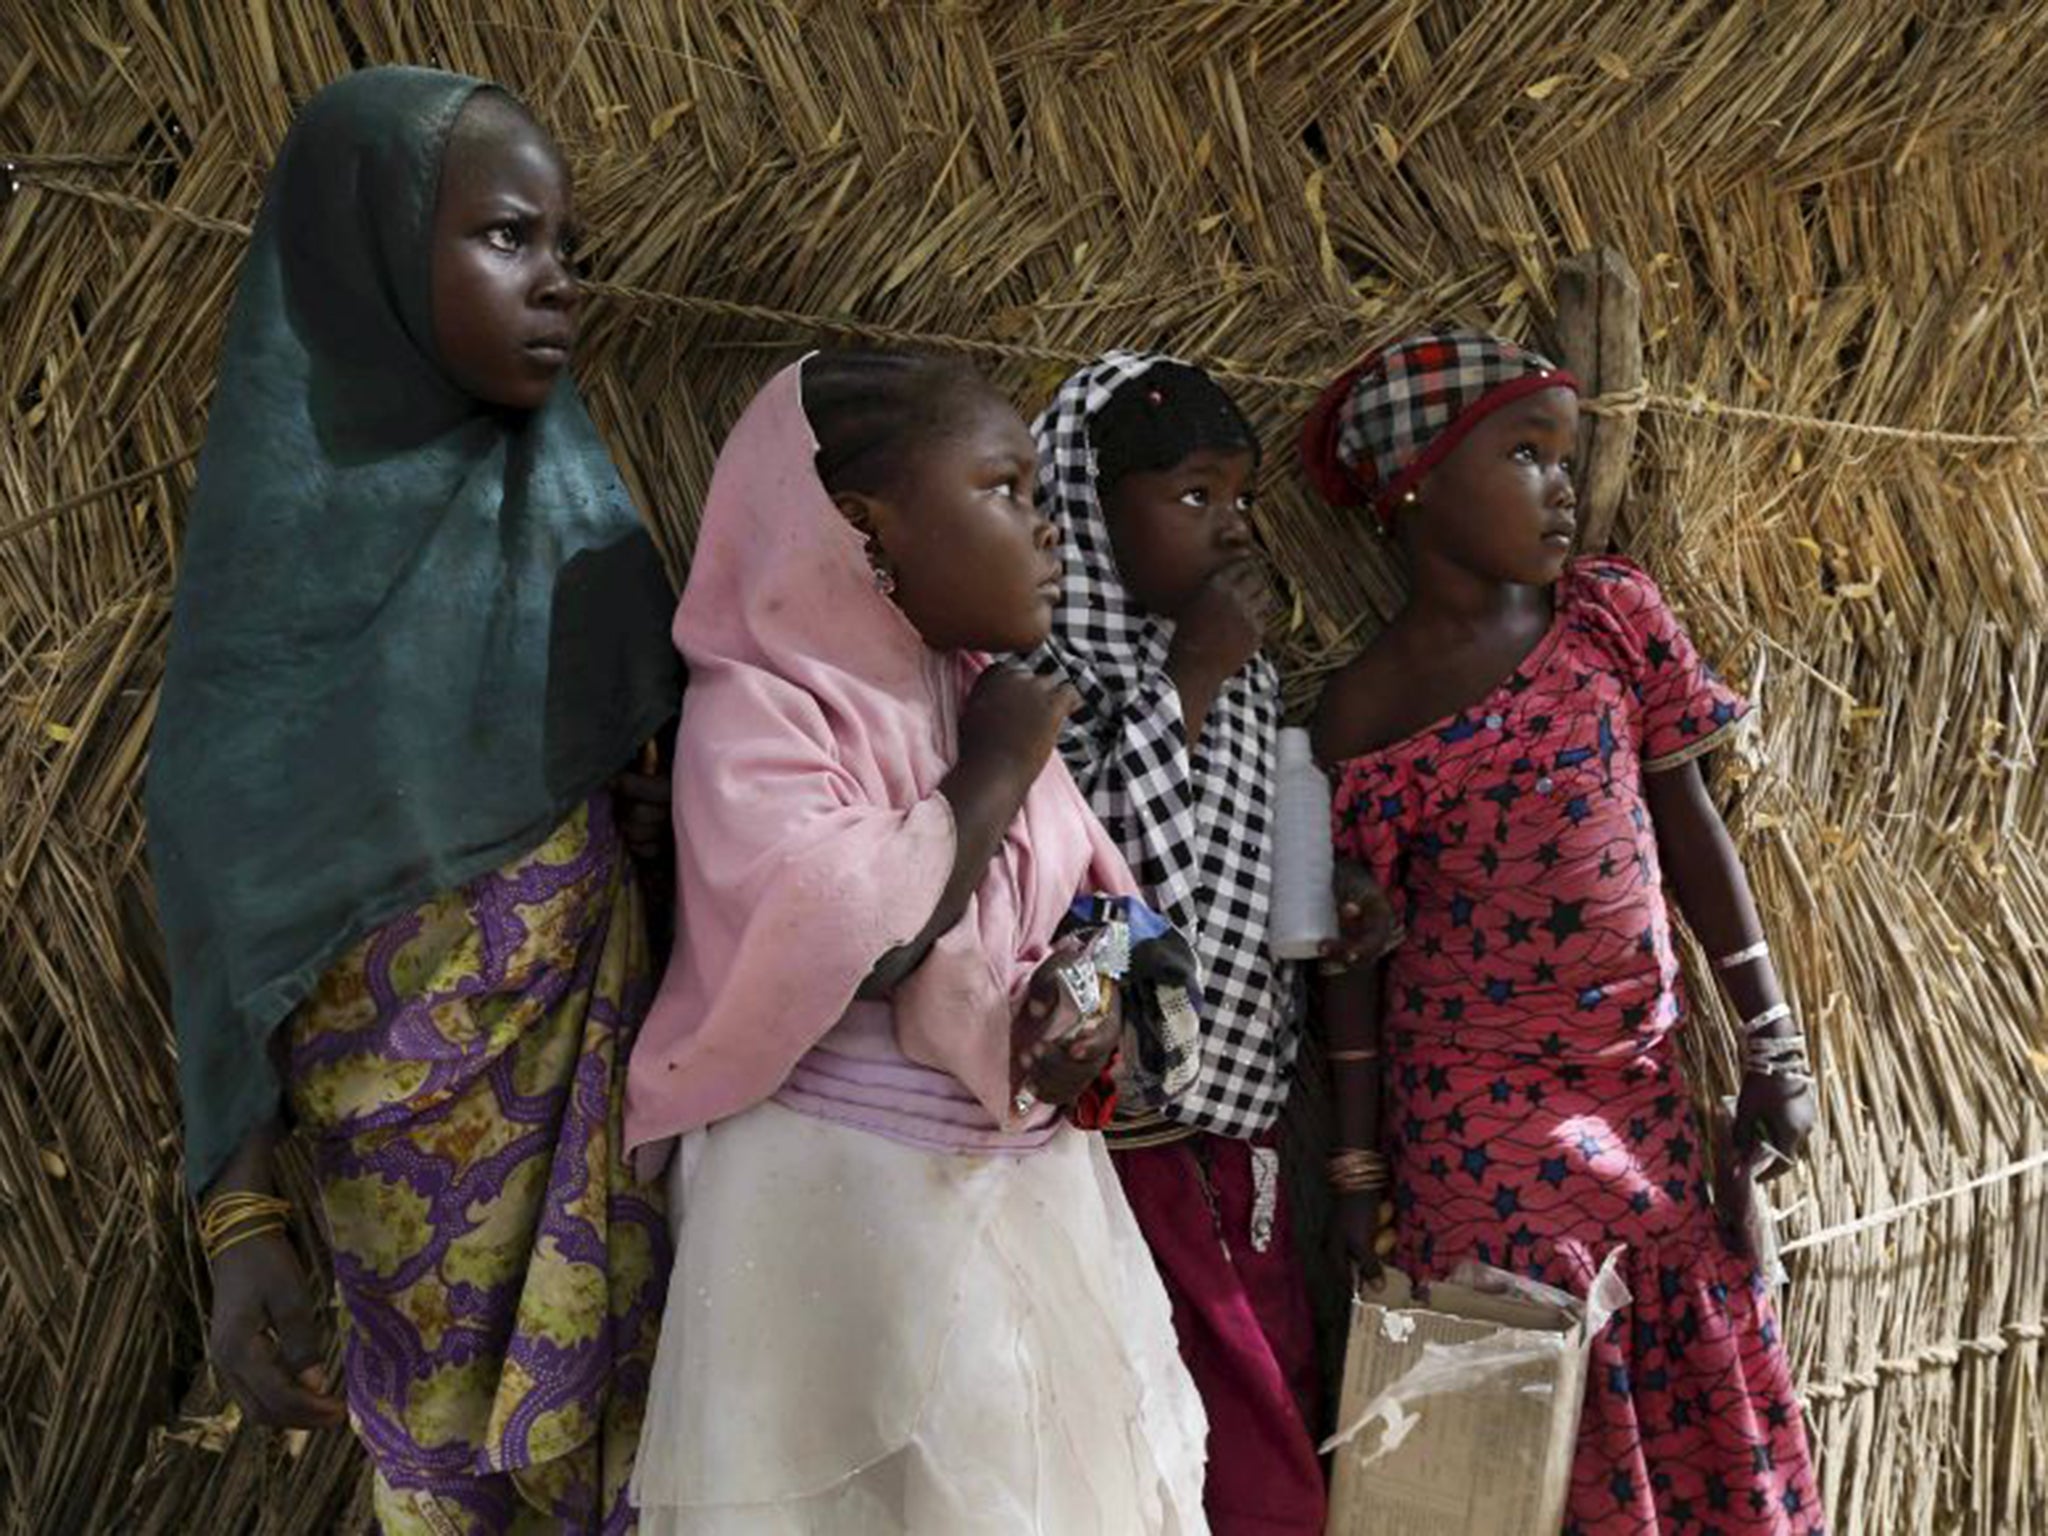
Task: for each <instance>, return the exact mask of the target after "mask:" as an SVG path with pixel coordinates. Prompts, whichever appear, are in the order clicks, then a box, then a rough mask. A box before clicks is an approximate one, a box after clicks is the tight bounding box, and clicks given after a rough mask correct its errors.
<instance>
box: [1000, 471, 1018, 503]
mask: <svg viewBox="0 0 2048 1536" xmlns="http://www.w3.org/2000/svg"><path fill="white" fill-rule="evenodd" d="M1017 485H1018V481H1017V477H1016V476H1015V475H1011V476H1009V477H1008V478H1007V479H1004V480H999V481H997V482H996V494H997V495H998V496H1002V497H1005V498H1007V499H1008V500H1010V501H1015V500H1016V499H1017Z"/></svg>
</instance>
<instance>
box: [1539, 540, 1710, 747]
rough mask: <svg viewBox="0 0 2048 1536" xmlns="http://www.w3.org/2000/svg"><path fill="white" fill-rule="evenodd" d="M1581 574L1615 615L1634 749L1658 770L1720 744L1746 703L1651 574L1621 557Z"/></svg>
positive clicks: (1588, 565)
mask: <svg viewBox="0 0 2048 1536" xmlns="http://www.w3.org/2000/svg"><path fill="white" fill-rule="evenodd" d="M1580 574H1581V575H1582V577H1584V578H1585V580H1586V581H1587V582H1588V592H1589V595H1590V597H1591V598H1592V600H1593V601H1594V602H1595V603H1596V604H1597V605H1598V606H1600V607H1601V608H1604V609H1605V610H1606V611H1607V613H1608V614H1609V615H1610V616H1611V618H1612V619H1613V621H1614V624H1615V627H1616V630H1617V637H1618V639H1619V641H1620V649H1621V651H1622V654H1623V657H1624V659H1625V665H1626V667H1627V668H1628V677H1627V682H1628V685H1629V689H1630V691H1631V693H1633V694H1634V696H1635V700H1636V710H1635V722H1636V750H1637V752H1638V753H1639V754H1640V756H1641V758H1642V764H1643V771H1644V772H1645V773H1661V772H1667V771H1669V770H1670V769H1673V768H1677V767H1680V766H1682V765H1683V764H1685V763H1689V762H1691V761H1692V760H1693V759H1694V758H1696V757H1701V756H1704V755H1705V754H1706V753H1708V752H1711V751H1713V750H1714V748H1716V747H1718V746H1721V745H1722V744H1724V743H1725V742H1726V741H1727V740H1728V739H1729V738H1730V737H1731V736H1732V735H1733V734H1734V732H1735V730H1736V728H1737V727H1738V726H1739V725H1741V723H1742V722H1743V721H1744V720H1745V719H1747V718H1748V717H1749V714H1750V704H1749V701H1748V700H1747V699H1745V698H1743V697H1742V695H1741V694H1739V693H1737V692H1736V691H1735V690H1734V689H1733V688H1731V687H1729V686H1728V684H1727V683H1725V682H1723V681H1722V680H1721V678H1720V675H1719V674H1718V673H1716V672H1715V671H1714V669H1713V668H1712V667H1710V666H1708V665H1707V663H1706V662H1705V661H1704V660H1703V659H1702V658H1701V656H1700V653H1699V651H1698V650H1697V649H1696V648H1695V647H1694V645H1693V643H1692V637H1691V636H1690V635H1688V634H1686V632H1685V629H1684V627H1683V626H1682V625H1680V623H1679V622H1678V618H1677V616H1676V615H1675V614H1673V613H1672V611H1671V607H1670V605H1669V604H1668V603H1666V602H1665V601H1664V594H1663V593H1662V592H1660V591H1659V590H1658V589H1657V583H1656V582H1654V581H1653V580H1651V579H1650V576H1649V573H1648V572H1646V571H1644V570H1643V569H1642V568H1641V567H1640V566H1638V565H1635V564H1634V563H1632V562H1630V561H1627V560H1616V559H1604V560H1588V561H1585V562H1583V563H1582V564H1581V566H1580Z"/></svg>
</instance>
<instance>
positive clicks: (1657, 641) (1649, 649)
mask: <svg viewBox="0 0 2048 1536" xmlns="http://www.w3.org/2000/svg"><path fill="white" fill-rule="evenodd" d="M1643 659H1644V660H1645V661H1647V662H1649V664H1650V665H1651V666H1653V667H1661V666H1663V665H1664V664H1665V663H1666V662H1667V661H1669V660H1670V659H1671V647H1670V646H1669V645H1667V644H1665V643H1664V641H1663V640H1662V639H1661V638H1660V637H1658V636H1655V635H1652V636H1651V637H1650V643H1649V644H1648V645H1646V646H1644V647H1643Z"/></svg>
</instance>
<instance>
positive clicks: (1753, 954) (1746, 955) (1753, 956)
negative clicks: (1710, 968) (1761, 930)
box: [1714, 939, 1771, 971]
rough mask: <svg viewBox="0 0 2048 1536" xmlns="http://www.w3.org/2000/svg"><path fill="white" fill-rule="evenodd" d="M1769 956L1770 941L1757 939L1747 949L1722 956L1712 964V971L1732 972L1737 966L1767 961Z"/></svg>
mask: <svg viewBox="0 0 2048 1536" xmlns="http://www.w3.org/2000/svg"><path fill="white" fill-rule="evenodd" d="M1770 954H1771V941H1770V940H1769V939H1758V940H1757V941H1756V942H1755V943H1754V944H1752V945H1750V946H1749V947H1748V948H1747V949H1738V950H1736V951H1735V953H1734V954H1732V955H1723V956H1722V957H1721V958H1720V959H1718V960H1716V961H1715V962H1714V969H1715V970H1717V971H1732V970H1734V969H1735V968H1736V967H1737V966H1738V965H1748V964H1750V962H1752V961H1755V960H1767V959H1769V958H1770Z"/></svg>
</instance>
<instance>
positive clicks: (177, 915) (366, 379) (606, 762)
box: [147, 68, 680, 1190]
mask: <svg viewBox="0 0 2048 1536" xmlns="http://www.w3.org/2000/svg"><path fill="white" fill-rule="evenodd" d="M486 88H487V87H486V86H485V85H484V83H483V82H481V81H478V80H471V79H467V78H465V77H462V76H458V75H450V74H443V73H441V72H440V71H437V70H425V69H400V68H390V69H372V70H365V71H363V72H361V73H359V74H355V75H351V76H349V77H347V78H345V79H343V80H340V81H338V82H336V83H335V84H333V85H331V86H329V87H328V88H327V89H326V90H324V91H322V92H321V93H320V94H319V95H318V96H316V97H314V98H313V100H312V101H310V102H308V103H307V104H306V107H305V109H304V110H303V111H302V112H301V113H300V114H299V117H298V120H297V122H296V124H295V125H294V126H293V128H292V131H291V134H290V136H289V137H288V138H287V139H286V140H285V143H284V147H283V149H282V150H281V151H280V152H279V154H278V160H277V164H276V166H275V168H274V169H273V170H272V172H271V176H270V182H269V186H268V188H267V189H266V191H265V195H264V200H263V209H262V212H261V213H260V215H259V216H258V218H257V221H256V229H255V234H254V238H253V239H252V241H251V243H250V247H249V251H248V255H247V258H246V260H245V262H244V265H243V268H242V273H241V280H240V288H239V291H238V292H237V294H236V298H235V306H234V311H233V314H232V315H231V317H230V319H229V323H228V331H227V340H226V344H225V347H224V349H223V353H222V357H221V365H220V382H219V386H218V388H217V390H216V392H215V394H214V398H213V410H212V415H211V418H210V420H209V422H208V425H207V434H206V448H205V452H204V454H203V455H202V456H201V458H200V461H199V481H198V488H197V489H196V491H195V492H194V494H193V498H192V507H191V513H190V519H189V526H188V528H187V531H186V536H185V547H184V557H183V562H182V569H181V572H180V575H179V580H178V591H177V603H176V608H175V610H174V614H173V618H172V623H171V644H170V662H169V670H168V672H167V673H166V675H165V678H164V688H163V698H162V702H161V705H160V707H159V710H158V716H157V723H156V733H155V738H154V742H153V745H152V761H151V764H150V772H149V785H148V791H147V800H148V813H149V826H150V861H151V865H152V868H153V872H154V875H155V879H156V890H157V905H158V909H159V912H160V914H161V917H162V920H163V927H164V934H165V938H166V941H167V944H168V950H169V960H170V972H171V992H172V1005H173V1011H174V1013H175V1015H176V1019H177V1026H178V1053H179V1063H178V1065H179V1078H180V1086H181V1089H182V1092H183V1097H184V1107H185V1137H186V1173H187V1177H188V1179H189V1180H190V1182H191V1185H192V1187H193V1188H194V1189H195V1190H199V1189H203V1188H204V1187H205V1186H206V1184H207V1183H208V1182H210V1181H211V1180H212V1178H213V1177H214V1175H215V1174H217V1173H218V1172H219V1170H220V1167H221V1164H222V1163H223V1162H225V1161H226V1159H227V1157H228V1155H229V1153H230V1152H232V1151H233V1150H234V1148H235V1147H236V1146H237V1145H239V1144H240V1142H241V1141H242V1140H243V1139H244V1137H246V1136H247V1135H248V1133H249V1132H250V1131H251V1130H252V1129H254V1128H255V1127H256V1126H257V1125H258V1124H260V1123H261V1122H262V1121H264V1120H265V1119H267V1118H269V1117H270V1116H272V1115H274V1114H275V1113H276V1112H277V1108H278V1099H279V1089H278V1083H277V1079H276V1075H275V1070H274V1067H273V1065H272V1060H271V1055H270V1051H269V1045H270V1036H271V1033H272V1031H273V1030H274V1029H275V1028H276V1027H277V1026H278V1025H279V1024H280V1023H282V1022H283V1021H284V1020H285V1018H286V1017H287V1016H288V1015H289V1014H290V1013H291V1011H292V1009H293V1008H294V1007H295V1006H297V1004H298V1003H299V1002H300V1001H301V1000H302V999H303V998H304V997H305V996H306V995H307V993H308V992H309V991H310V989H311V987H312V985H313V984H314V982H315V981H317V980H318V978H319V977H320V975H321V973H322V972H323V971H325V970H326V968H327V967H328V966H329V965H330V964H331V963H333V961H334V960H335V959H337V958H338V957H339V956H340V955H341V953H342V952H343V951H345V950H346V949H347V948H348V947H349V946H350V945H351V944H353V943H354V942H356V941H357V940H358V939H360V938H361V937H362V936H363V935H364V934H365V933H367V932H369V931H370V930H371V929H372V928H374V927H375V926H376V925H378V924H379V923H381V922H384V921H386V920H387V919H389V918H391V917H393V916H395V915H396V914H398V913H399V912H401V911H403V910H404V909H405V908H407V907H409V906H412V905H414V904H416V903H418V902H421V901H423V900H425V899H426V898H428V897H430V896H432V895H434V894H436V893H438V892H441V891H445V890H449V889H452V888H453V887H455V886H458V885H460V884H462V883H463V882H465V881H467V880H470V879H472V878H474V877H475V876H477V875H479V874H482V873H484V872H486V871H488V870H491V869H494V868H496V867H498V866H499V865H501V864H503V863H505V862H506V861H507V860H508V859H510V858H512V857H513V856H515V855H517V854H519V853H522V852H525V851H526V850H528V849H529V848H531V847H533V846H535V845H536V844H538V843H539V842H540V841H542V839H544V838H545V837H546V835H547V834H548V832H549V831H551V830H552V829H553V827H554V826H555V825H556V824H557V823H558V822H559V821H560V820H561V818H562V817H563V816H565V815H566V814H567V813H568V812H569V810H570V809H571V808H572V807H574V806H575V805H576V804H577V803H578V802H579V801H580V800H582V799H583V798H584V797H585V796H587V795H589V794H590V793H591V792H592V791H593V790H595V789H596V788H598V787H599V786H600V785H602V784H603V783H604V782H605V781H606V780H607V779H608V778H609V777H610V776H611V775H612V774H614V773H615V772H617V771H618V770H619V769H620V768H622V767H624V766H625V765H626V764H627V762H628V761H629V760H630V759H631V757H632V756H633V754H634V752H635V750H636V749H637V747H638V745H639V743H640V742H642V741H643V740H645V739H646V738H647V737H648V736H649V735H651V734H652V733H653V732H654V731H655V730H656V729H657V728H659V726H660V725H661V724H662V722H663V721H664V720H666V719H667V718H668V717H669V716H670V715H672V714H673V713H674V712H675V709H676V705H677V701H678V699H679V697H680V675H679V671H678V665H677V661H676V656H675V652H674V650H673V648H672V647H671V645H670V643H669V639H668V624H669V619H670V616H671V613H672V611H673V608H674V600H673V597H672V595H671V593H670V591H669V587H668V583H667V581H666V579H665V578H664V576H663V574H662V570H661V566H660V563H659V561H658V560H657V558H656V555H655V551H654V546H653V543H652V541H651V540H650V539H649V538H648V536H647V533H646V531H645V529H644V528H643V527H642V525H641V523H640V520H639V517H638V516H637V514H636V513H635V511H634V509H633V505H632V502H631V501H630V499H629V498H628V497H627V495H626V491H625V488H624V486H623V485H621V483H620V481H619V477H618V473H617V471H616V470H615V469H614V468H613V465H612V461H611V458H610V455H609V454H608V453H607V452H606V450H605V446H604V444H603V442H601V441H600V440H599V438H598V436H597V433H596V430H595V429H594V428H593V427H592V425H591V422H590V418H589V416H588V415H587V414H586V413H585V411H584V409H583V403H582V401H581V400H580V399H579V398H578V397H577V394H576V391H575V388H574V386H573V385H572V384H571V383H570V381H569V379H568V378H567V376H566V375H565V376H564V377H563V378H562V379H561V381H560V382H559V384H558V386H557V387H556V389H555V391H554V393H553V395H552V396H551V397H550V398H549V400H548V402H547V403H546V404H545V405H544V406H543V407H542V408H541V409H540V410H538V411H535V412H533V413H532V414H530V415H527V416H523V417H521V416H515V415H509V414H506V413H503V412H500V411H496V410H493V409H491V408H489V407H486V406H484V405H482V404H481V403H480V402H478V401H476V400H474V399H472V398H470V397H469V396H467V395H465V394H463V393H462V392H461V391H460V390H459V389H457V388H456V387H455V386H454V385H453V384H452V383H451V382H450V381H449V379H448V378H447V376H446V375H445V374H444V373H443V372H442V370H441V367H440V365H439V363H438V362H437V360H436V358H435V355H434V351H433V345H432V343H433V334H434V332H433V319H432V314H431V308H430V304H431V297H430V296H431V287H430V280H429V274H430V260H431V239H430V236H431V233H432V228H433V219H434V204H435V199H436V196H437V193H438V189H439V186H440V177H441V160H442V155H443V151H444V149H445V147H446V145H447V142H448V137H449V133H450V130H451V129H452V128H453V126H454V124H455V120H456V118H457V116H458V115H459V114H460V113H461V111H462V108H463V106H464V104H465V103H466V102H467V101H468V100H469V98H470V97H471V96H472V95H473V94H474V93H475V92H476V91H478V90H481V89H486Z"/></svg>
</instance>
